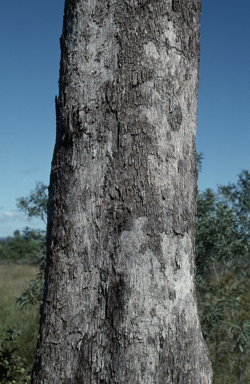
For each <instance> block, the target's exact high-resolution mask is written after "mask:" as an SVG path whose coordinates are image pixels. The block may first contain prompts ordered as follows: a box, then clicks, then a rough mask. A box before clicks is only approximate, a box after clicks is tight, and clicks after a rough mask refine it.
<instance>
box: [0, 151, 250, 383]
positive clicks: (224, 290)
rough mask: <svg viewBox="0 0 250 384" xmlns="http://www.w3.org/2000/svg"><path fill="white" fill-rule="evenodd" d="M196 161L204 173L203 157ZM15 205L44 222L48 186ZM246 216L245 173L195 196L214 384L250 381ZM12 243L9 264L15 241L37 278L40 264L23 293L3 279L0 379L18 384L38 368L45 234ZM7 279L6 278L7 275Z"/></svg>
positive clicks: (248, 186) (249, 229)
mask: <svg viewBox="0 0 250 384" xmlns="http://www.w3.org/2000/svg"><path fill="white" fill-rule="evenodd" d="M197 158H198V167H199V171H201V160H202V158H203V157H202V154H199V155H198V156H197ZM18 204H19V208H20V209H21V210H24V211H25V212H26V213H27V214H28V215H29V217H33V216H39V217H41V218H43V219H44V220H45V221H46V214H47V207H46V204H47V195H46V187H45V186H44V185H43V184H41V183H37V185H36V189H35V190H34V191H32V193H31V194H30V195H29V197H28V198H21V199H18ZM249 215H250V173H249V172H248V171H242V173H241V174H240V175H239V177H238V182H237V183H236V184H229V185H227V186H219V187H218V191H217V193H215V192H213V191H212V190H211V189H207V190H206V191H204V192H202V193H200V194H199V195H198V199H197V218H196V268H197V271H196V282H197V298H198V304H199V314H200V320H201V326H202V330H203V335H204V337H205V340H206V342H207V345H208V348H209V351H210V357H211V361H212V364H213V371H214V383H216V384H231V383H239V384H247V383H248V382H249V379H248V378H249V377H250V293H249V288H250V283H249V277H250V276H249V266H250V258H249V255H250V220H249ZM9 242H10V243H11V241H10V240H9ZM15 242H16V243H15ZM27 242H30V244H29V246H31V243H32V246H33V248H32V250H31V248H28V246H27ZM14 243H15V244H16V245H15V246H13V247H12V248H11V247H10V246H9V248H8V249H9V252H10V253H9V255H10V259H11V260H17V258H13V255H14V251H13V250H14V249H18V247H17V244H19V245H20V244H22V245H23V247H24V249H25V251H22V252H21V251H18V252H19V253H18V252H17V251H16V253H15V255H17V254H19V255H20V259H21V260H26V259H27V255H29V257H31V255H32V257H34V256H35V258H36V261H37V265H38V273H37V274H35V267H32V266H26V267H27V268H33V270H32V273H31V272H29V273H30V274H31V275H32V276H31V277H32V279H31V280H30V281H29V282H28V283H27V284H26V288H25V289H24V290H23V291H22V292H21V289H22V287H21V283H20V284H19V285H18V284H17V285H16V286H15V285H14V283H11V284H12V285H11V286H9V287H7V286H6V285H5V283H4V279H3V280H1V284H2V285H3V286H2V287H1V289H3V288H4V290H3V292H4V293H3V295H2V296H1V301H0V313H1V315H0V316H1V317H0V340H1V343H2V347H1V349H0V382H3V383H14V381H13V380H16V381H15V382H16V383H26V382H28V379H29V371H30V369H31V367H32V365H33V360H34V356H35V345H36V338H37V334H38V317H39V315H38V309H39V306H40V303H41V300H42V289H43V283H44V281H43V273H44V269H45V233H44V232H43V231H35V230H31V229H29V228H25V230H24V232H23V234H22V235H20V233H15V236H14V239H12V244H14ZM6 249H7V245H6V248H5V250H6ZM20 249H21V245H20ZM25 252H26V253H25ZM24 255H25V256H24ZM15 257H17V256H15ZM24 267H25V266H24V265H19V266H17V265H15V266H13V267H12V268H13V269H12V271H13V273H17V270H18V268H24ZM1 268H6V267H4V266H2V267H1ZM30 271H31V270H30ZM0 273H1V270H0ZM25 273H26V274H28V272H27V270H26V272H24V271H23V274H25ZM3 275H4V276H7V273H6V271H5V272H4V273H3ZM6 279H7V277H6ZM9 281H10V280H9ZM15 282H17V280H16V279H15ZM23 282H24V281H23ZM23 282H22V283H23ZM19 292H21V293H19ZM16 295H17V298H16V302H17V304H18V307H19V310H20V309H22V310H21V311H19V315H18V316H16V312H15V311H16V304H15V300H14V297H15V296H16ZM27 308H29V310H28V311H27ZM8 326H11V327H12V329H9V328H8ZM4 339H5V340H4ZM15 348H17V349H15ZM8 375H9V376H8ZM4 377H5V379H3V378H4ZM13 377H14V378H13ZM7 378H8V379H7ZM4 380H5V381H4ZM6 380H7V381H6ZM8 380H9V381H8ZM25 380H26V381H25Z"/></svg>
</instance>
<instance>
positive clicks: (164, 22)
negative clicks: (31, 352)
mask: <svg viewBox="0 0 250 384" xmlns="http://www.w3.org/2000/svg"><path fill="white" fill-rule="evenodd" d="M200 10H201V5H200V0H173V1H170V0H66V1H65V11H64V24H63V33H62V36H61V67H60V81H59V97H58V99H57V98H56V116H57V135H56V144H55V150H54V155H53V161H52V170H51V179H50V188H49V204H48V235H47V236H48V237H47V244H48V253H47V268H46V283H45V293H44V304H43V308H42V316H41V328H40V336H39V343H38V351H37V360H36V364H35V367H34V371H33V379H32V382H33V383H43V384H45V383H48V384H52V383H58V384H87V383H90V384H92V383H93V384H94V383H95V384H97V383H98V384H113V383H118V384H125V383H126V384H132V383H133V384H134V383H135V384H139V383H140V384H151V383H152V384H160V383H161V384H162V383H164V384H165V383H176V384H177V383H180V384H181V383H185V384H186V383H190V384H196V383H197V384H201V383H204V384H208V383H211V376H212V373H211V372H212V371H211V365H210V362H209V359H208V350H207V347H206V345H205V342H204V339H203V337H202V333H201V328H200V324H199V319H198V314H197V303H196V294H195V272H194V270H195V266H194V263H195V254H194V245H195V212H196V196H197V185H196V181H197V167H196V147H195V132H196V114H197V93H198V77H199V55H200V46H199V39H200Z"/></svg>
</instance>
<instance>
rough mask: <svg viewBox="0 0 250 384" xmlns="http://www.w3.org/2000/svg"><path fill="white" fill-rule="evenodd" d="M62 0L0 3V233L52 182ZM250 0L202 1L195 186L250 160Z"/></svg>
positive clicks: (21, 219) (16, 224)
mask: <svg viewBox="0 0 250 384" xmlns="http://www.w3.org/2000/svg"><path fill="white" fill-rule="evenodd" d="M63 8H64V0H35V1H34V0H22V1H20V0H8V1H2V2H0V15H1V24H0V36H1V40H0V47H1V55H0V68H1V71H0V84H1V87H0V103H1V108H0V127H1V141H0V175H1V185H0V237H5V236H9V235H12V234H13V232H14V230H16V229H19V230H22V228H24V227H25V226H31V227H36V228H43V227H44V225H43V223H42V222H41V221H40V220H38V219H37V220H32V221H30V222H29V221H27V219H26V217H25V215H24V214H23V213H21V212H19V211H18V209H17V207H16V198H18V197H21V196H27V195H28V194H29V192H30V190H32V189H34V187H35V184H36V181H42V182H43V183H44V184H46V185H48V183H49V174H50V165H51V159H52V153H53V148H54V143H55V129H56V123H55V108H54V99H55V95H56V94H57V93H58V77H59V61H60V47H59V37H60V35H61V30H62V20H63ZM249 20H250V1H249V0H203V1H202V18H201V67H200V88H199V101H198V129H197V151H198V152H203V153H204V157H205V158H204V160H203V169H202V173H201V174H200V177H199V182H198V187H199V189H200V190H204V189H205V188H208V187H210V188H212V189H216V187H217V185H218V184H222V185H225V184H227V183H228V182H236V180H237V174H239V173H240V172H241V170H242V169H249V162H250V150H249V149H250V145H249V144H250V123H249V122H250V27H249Z"/></svg>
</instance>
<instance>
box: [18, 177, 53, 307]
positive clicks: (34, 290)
mask: <svg viewBox="0 0 250 384" xmlns="http://www.w3.org/2000/svg"><path fill="white" fill-rule="evenodd" d="M47 191H48V187H46V186H45V185H44V184H43V183H42V182H37V183H36V187H35V189H34V190H32V191H31V192H30V194H29V195H28V196H27V197H20V198H18V199H17V202H18V203H17V206H18V208H19V210H20V211H23V212H24V213H26V214H27V215H28V217H29V218H32V217H39V218H41V219H42V220H43V222H44V223H45V224H47V203H48V192H47ZM23 237H24V238H25V239H26V240H27V241H35V242H36V244H38V249H37V250H36V252H34V253H33V256H34V257H35V258H36V260H37V264H38V273H37V275H36V278H35V279H33V280H31V281H29V282H28V283H27V287H26V289H25V290H24V291H23V292H22V293H20V294H18V296H17V304H18V306H19V308H20V309H22V308H28V307H30V306H31V305H36V304H41V303H42V296H43V287H44V272H45V263H46V261H45V260H46V231H45V230H40V229H33V228H29V227H26V228H25V229H24V230H23Z"/></svg>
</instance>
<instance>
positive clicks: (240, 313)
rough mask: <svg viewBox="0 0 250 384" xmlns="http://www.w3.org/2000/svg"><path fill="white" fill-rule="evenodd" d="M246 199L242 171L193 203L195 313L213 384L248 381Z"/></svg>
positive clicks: (249, 205) (246, 178)
mask: <svg viewBox="0 0 250 384" xmlns="http://www.w3.org/2000/svg"><path fill="white" fill-rule="evenodd" d="M249 196H250V174H249V173H248V172H247V171H243V172H242V173H241V175H240V176H239V178H238V183H237V184H236V185H235V184H229V185H228V186H225V187H222V186H220V187H219V188H218V193H217V194H215V193H214V192H213V191H212V190H211V189H207V190H206V191H205V192H203V193H201V194H199V195H198V199H197V219H196V268H197V273H196V284H197V298H198V304H199V306H198V308H199V314H200V320H201V326H202V330H203V335H204V337H205V340H206V342H207V344H208V347H209V350H210V354H211V360H212V365H213V369H214V380H215V382H216V383H224V382H225V383H229V382H240V383H248V379H247V377H249V375H250V355H249V354H250V315H249V310H250V296H249V293H248V292H249V265H250V260H249V255H250V237H249V229H250V228H249V223H250V221H249V213H250V198H249ZM229 372H230V381H229ZM226 377H227V380H226ZM225 380H226V381H225ZM233 380H236V381H233Z"/></svg>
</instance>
